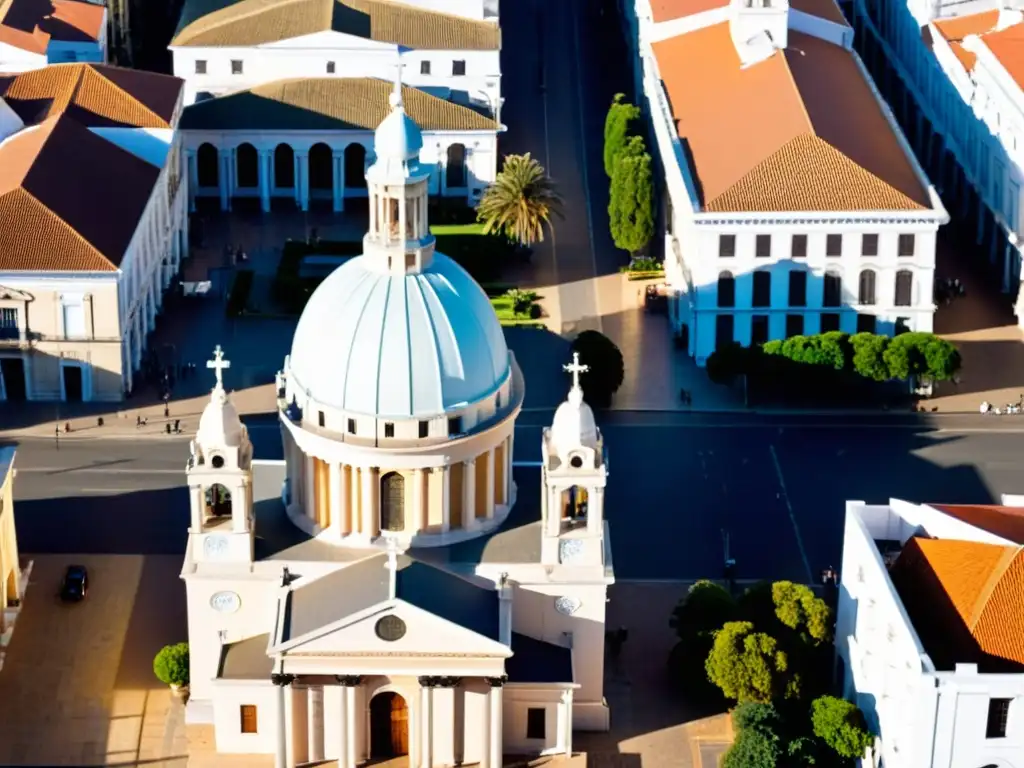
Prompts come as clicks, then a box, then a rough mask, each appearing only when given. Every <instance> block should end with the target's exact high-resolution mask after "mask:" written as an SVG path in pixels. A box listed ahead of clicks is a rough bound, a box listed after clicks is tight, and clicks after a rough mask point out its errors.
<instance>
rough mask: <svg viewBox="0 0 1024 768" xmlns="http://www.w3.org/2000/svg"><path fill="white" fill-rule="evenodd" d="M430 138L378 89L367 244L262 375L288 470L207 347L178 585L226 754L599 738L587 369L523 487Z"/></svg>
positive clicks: (488, 328) (503, 352) (510, 364)
mask: <svg viewBox="0 0 1024 768" xmlns="http://www.w3.org/2000/svg"><path fill="white" fill-rule="evenodd" d="M422 144H423V140H422V136H421V133H420V130H419V128H418V127H417V125H416V124H415V123H414V122H413V120H412V119H411V118H410V117H409V116H408V115H407V114H406V112H405V109H404V108H403V104H402V96H401V89H400V88H396V90H395V93H394V95H392V97H391V112H390V114H389V116H388V117H387V118H386V119H385V120H384V121H383V122H382V123H381V124H380V126H379V127H378V128H377V130H376V133H375V135H374V153H375V160H374V163H373V164H372V165H371V166H370V167H369V169H368V170H367V172H366V178H367V185H368V190H369V198H370V206H369V208H370V217H369V218H370V221H369V229H368V231H367V233H366V235H365V237H364V241H363V242H364V248H363V251H364V252H363V255H362V256H359V257H357V258H354V259H351V260H349V261H348V262H346V263H345V264H343V265H342V266H341V267H339V268H338V269H336V270H335V271H334V272H333V273H332V274H331V275H330V276H329V277H328V278H327V279H326V280H325V281H324V282H323V283H322V284H321V285H320V287H319V288H318V289H317V290H316V291H315V292H314V294H313V295H312V297H311V298H310V300H309V303H308V304H307V306H306V308H305V310H304V312H303V314H302V317H301V319H300V320H299V323H298V326H297V328H296V331H295V336H294V339H293V342H292V347H291V354H290V355H289V356H288V357H287V358H286V359H285V362H284V366H283V369H282V371H281V372H280V373H279V374H278V380H277V396H278V407H279V417H280V426H281V436H282V440H283V444H284V456H285V458H284V460H283V461H274V462H266V461H256V460H254V458H253V447H252V443H251V442H250V440H249V436H248V433H247V431H246V427H245V426H244V425H243V424H242V422H241V420H240V419H239V416H238V413H237V411H236V410H235V408H234V406H233V405H232V403H231V399H230V397H229V396H228V394H227V392H226V391H225V389H224V386H223V380H222V372H223V369H224V368H226V367H228V366H229V362H228V361H227V360H225V359H224V356H223V353H222V352H221V350H220V348H219V347H218V349H217V351H216V353H215V358H214V360H212V361H211V362H210V363H209V364H208V365H209V367H210V368H212V369H214V373H215V374H216V386H215V387H214V389H213V391H212V393H211V397H210V402H209V404H208V405H207V406H206V408H205V410H204V412H203V414H202V417H201V420H200V424H199V429H198V432H197V434H196V436H195V439H194V440H193V442H192V445H191V456H190V458H189V461H188V465H187V475H188V485H189V491H190V503H191V522H190V527H189V541H188V547H187V551H186V555H185V562H184V566H183V568H182V574H181V575H182V579H183V580H184V582H185V586H186V590H187V595H188V632H189V643H190V649H191V685H190V688H191V698H190V700H189V702H188V706H187V721H188V722H190V723H208V724H211V723H212V724H213V726H214V730H215V733H216V746H217V750H218V751H219V752H223V753H249V754H254V753H262V754H272V755H274V757H275V763H274V764H275V766H276V768H286V767H287V768H292V767H293V766H296V765H298V764H302V763H307V762H319V761H324V760H336V761H337V764H338V766H340V767H341V768H354V766H356V765H359V764H361V763H365V762H367V761H376V760H380V759H388V758H392V757H399V756H404V755H408V759H409V761H410V762H409V764H410V766H414V768H431V766H454V765H460V764H471V763H480V764H481V765H482V766H484V768H498V766H500V765H501V764H502V759H503V755H510V754H515V755H540V754H545V755H550V754H563V753H565V754H568V753H571V752H572V734H573V730H584V731H601V730H607V729H608V727H609V718H610V715H609V710H608V705H607V703H606V701H605V698H604V687H603V673H604V646H605V603H606V601H607V589H608V586H609V585H610V584H611V583H613V581H614V575H613V569H612V557H611V546H610V542H609V536H608V524H607V522H606V521H605V519H604V489H605V483H606V480H607V456H606V452H605V446H604V442H603V438H602V435H601V432H600V430H599V429H598V428H597V426H596V424H595V422H594V415H593V412H592V411H591V409H590V407H589V406H588V405H587V404H586V402H584V397H583V391H582V389H581V387H580V384H579V374H580V373H581V372H582V371H585V370H586V367H585V365H583V363H585V362H586V361H581V360H579V359H578V357H575V358H574V359H573V360H572V361H571V362H570V363H569V364H568V365H566V366H564V367H565V368H566V370H567V371H569V372H570V373H572V374H573V384H572V386H571V388H570V391H569V393H568V396H567V398H566V401H565V402H564V403H562V404H561V405H560V406H559V407H558V409H557V411H556V413H555V416H554V420H553V423H552V425H551V426H550V427H549V428H546V429H544V430H543V431H542V435H541V441H542V445H541V467H540V473H539V481H538V486H539V487H537V488H525V487H523V488H520V487H517V485H516V483H515V479H514V476H515V473H514V471H513V447H514V442H515V438H516V435H515V426H516V418H517V417H518V415H519V412H520V409H521V408H522V403H523V394H524V381H523V377H522V374H521V372H520V370H519V367H518V365H517V363H516V360H515V357H514V355H513V354H512V353H511V352H510V351H509V350H508V348H507V346H506V343H505V339H504V335H503V333H502V329H501V327H500V325H499V323H498V319H497V317H496V316H495V314H494V311H493V310H492V308H491V305H490V302H489V301H488V298H487V296H486V295H485V293H484V291H483V290H482V289H481V288H480V286H479V285H477V284H476V283H475V282H474V280H473V278H472V277H470V275H469V274H468V273H467V272H466V271H465V270H463V269H462V268H461V267H460V266H459V265H458V264H456V263H455V262H454V261H453V260H452V259H450V258H448V257H447V256H445V255H444V254H441V253H438V252H437V251H435V250H434V238H433V236H432V235H431V234H430V229H429V225H428V217H427V183H428V178H429V170H428V169H427V168H426V167H424V165H422V164H421V163H420V160H419V157H420V149H421V147H422ZM528 474H530V475H531V476H532V475H533V472H532V470H531V471H530V472H529V473H528ZM536 494H539V500H538V499H537V496H536Z"/></svg>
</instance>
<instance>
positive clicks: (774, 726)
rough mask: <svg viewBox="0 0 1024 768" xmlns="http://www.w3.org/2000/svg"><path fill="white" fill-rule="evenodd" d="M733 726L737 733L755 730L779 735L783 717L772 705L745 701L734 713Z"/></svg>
mask: <svg viewBox="0 0 1024 768" xmlns="http://www.w3.org/2000/svg"><path fill="white" fill-rule="evenodd" d="M732 725H733V728H735V729H736V730H737V731H746V730H751V729H755V730H762V731H766V732H768V733H774V734H777V733H779V731H781V730H782V716H781V715H780V714H779V710H777V709H776V708H775V706H774V705H772V704H764V703H762V702H759V701H745V702H743V703H742V704H739V705H737V706H736V708H735V709H734V710H733V711H732Z"/></svg>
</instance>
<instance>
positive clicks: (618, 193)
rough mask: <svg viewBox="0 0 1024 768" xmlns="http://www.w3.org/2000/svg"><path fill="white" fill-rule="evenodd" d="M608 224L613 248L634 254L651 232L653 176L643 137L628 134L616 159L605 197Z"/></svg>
mask: <svg viewBox="0 0 1024 768" xmlns="http://www.w3.org/2000/svg"><path fill="white" fill-rule="evenodd" d="M608 223H609V227H610V229H611V234H612V241H613V242H614V243H615V247H616V248H621V249H622V250H624V251H629V253H630V255H631V256H632V255H635V254H636V253H637V252H638V251H641V250H643V249H644V248H645V247H646V246H647V244H648V243H649V242H650V241H651V237H652V236H653V235H654V179H653V175H652V172H651V156H650V154H648V153H647V151H646V149H645V148H644V143H643V139H641V138H640V137H639V136H632V137H630V139H629V141H628V142H627V145H626V148H624V149H623V151H622V153H621V154H620V155H619V157H618V158H616V160H615V167H614V169H613V172H612V183H611V190H610V192H609V197H608Z"/></svg>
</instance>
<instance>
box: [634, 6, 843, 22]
mask: <svg viewBox="0 0 1024 768" xmlns="http://www.w3.org/2000/svg"><path fill="white" fill-rule="evenodd" d="M728 6H729V0H651V19H652V20H653V21H654V23H655V24H659V23H661V22H664V21H675V20H676V19H684V18H686V17H687V16H696V15H697V14H698V13H704V12H705V11H715V10H719V9H721V8H727V7H728ZM789 7H790V8H792V9H793V10H796V11H800V12H802V13H806V14H808V15H809V16H817V17H818V18H819V19H823V20H825V21H831V22H832V23H834V24H841V25H842V26H844V27H848V26H850V23H849V22H848V21H847V20H846V17H845V16H843V12H842V11H841V10H839V6H838V5H836V3H835V0H790V3H789Z"/></svg>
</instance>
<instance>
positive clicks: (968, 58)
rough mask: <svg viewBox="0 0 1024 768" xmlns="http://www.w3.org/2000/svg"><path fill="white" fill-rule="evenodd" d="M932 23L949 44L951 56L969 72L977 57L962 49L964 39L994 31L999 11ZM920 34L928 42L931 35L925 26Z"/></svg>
mask: <svg viewBox="0 0 1024 768" xmlns="http://www.w3.org/2000/svg"><path fill="white" fill-rule="evenodd" d="M933 23H934V24H935V29H936V30H937V31H938V33H939V34H940V35H941V36H942V39H943V40H945V41H946V42H947V43H949V47H950V48H951V49H952V51H953V55H954V56H956V58H957V60H958V61H959V62H960V63H961V64H963V67H964V69H965V70H967V71H968V72H970V71H971V70H972V69H974V62H975V61H976V60H977V58H978V57H977V56H975V55H974V54H973V53H971V52H970V51H968V50H967V49H966V48H964V45H963V42H964V38H965V37H967V36H968V35H983V34H985V33H986V32H991V31H992V30H993V29H995V28H996V24H998V23H999V11H984V12H982V13H972V14H969V15H967V16H955V17H953V18H951V19H940V20H938V21H935V22H933ZM922 34H924V35H925V41H926V42H928V40H929V37H930V35H931V33H930V31H929V28H928V27H927V26H925V27H924V28H923V29H922Z"/></svg>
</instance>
